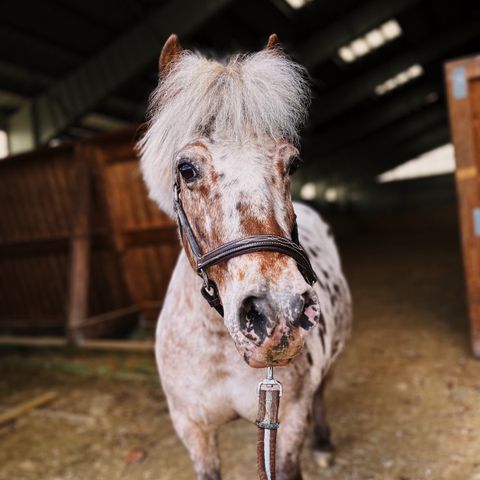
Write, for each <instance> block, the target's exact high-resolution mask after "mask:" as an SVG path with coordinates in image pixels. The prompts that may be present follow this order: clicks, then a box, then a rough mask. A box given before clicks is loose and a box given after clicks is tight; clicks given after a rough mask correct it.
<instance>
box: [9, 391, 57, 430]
mask: <svg viewBox="0 0 480 480" xmlns="http://www.w3.org/2000/svg"><path fill="white" fill-rule="evenodd" d="M57 397H58V393H57V392H53V391H52V392H45V393H42V394H41V395H38V396H37V397H34V398H31V399H30V400H28V401H26V402H22V403H21V404H20V405H17V406H16V407H13V408H11V409H9V410H7V411H6V412H3V413H0V425H2V424H4V423H8V422H11V421H13V420H16V419H17V418H18V417H21V416H22V415H25V414H26V413H28V412H30V411H31V410H33V409H34V408H38V407H41V406H42V405H45V404H47V403H49V402H51V401H52V400H54V399H55V398H57Z"/></svg>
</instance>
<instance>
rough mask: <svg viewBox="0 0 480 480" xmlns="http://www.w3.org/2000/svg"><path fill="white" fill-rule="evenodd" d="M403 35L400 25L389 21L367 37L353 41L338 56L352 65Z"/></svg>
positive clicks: (370, 32)
mask: <svg viewBox="0 0 480 480" xmlns="http://www.w3.org/2000/svg"><path fill="white" fill-rule="evenodd" d="M401 34H402V27H400V24H399V23H398V22H397V21H396V20H395V19H391V20H388V22H385V23H383V24H382V25H380V26H378V27H377V28H374V29H373V30H370V31H369V32H367V33H366V34H365V35H363V36H361V37H357V38H355V39H353V40H352V41H351V42H350V43H349V44H348V45H343V47H340V48H339V49H338V56H339V57H340V58H341V59H342V60H343V61H344V62H345V63H352V62H354V61H355V60H358V59H359V58H361V57H363V56H365V55H367V54H368V53H371V52H372V51H373V50H376V49H377V48H380V47H382V46H383V45H385V44H386V43H388V42H391V41H392V40H395V39H396V38H398V37H399V36H400V35H401Z"/></svg>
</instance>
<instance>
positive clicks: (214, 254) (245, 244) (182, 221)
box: [173, 175, 317, 317]
mask: <svg viewBox="0 0 480 480" xmlns="http://www.w3.org/2000/svg"><path fill="white" fill-rule="evenodd" d="M175 178H176V180H175V183H174V185H173V198H174V207H175V213H176V215H177V223H178V227H179V229H180V238H181V241H182V242H183V241H184V239H183V238H184V237H183V234H185V237H186V238H187V242H188V245H189V247H190V250H191V252H192V254H193V256H194V257H195V263H196V272H197V274H198V275H199V276H200V277H201V278H202V280H203V286H202V289H201V294H202V296H203V297H204V298H205V299H206V300H207V302H208V303H209V305H210V306H211V307H213V308H214V309H215V310H216V311H217V312H218V313H219V314H220V315H221V316H222V317H223V306H222V302H221V300H220V296H219V294H218V288H217V285H216V284H215V282H214V281H213V280H212V279H210V278H209V277H208V274H207V269H208V268H209V267H211V266H213V265H217V264H219V263H222V262H226V261H227V260H229V259H231V258H234V257H238V256H240V255H244V254H246V253H254V252H266V251H269V252H278V253H281V254H283V255H287V256H289V257H291V258H293V259H294V260H295V262H296V264H297V267H298V270H299V271H300V273H301V274H302V275H303V277H304V278H305V281H306V282H307V283H308V284H309V285H311V286H312V285H313V284H314V283H315V282H316V281H317V276H316V274H315V272H314V270H313V267H312V264H311V263H310V260H309V259H308V256H307V253H306V252H305V250H304V249H303V247H302V246H301V245H300V242H299V240H298V229H297V221H296V219H295V221H294V224H293V229H292V234H291V237H292V239H289V238H285V237H280V236H279V235H265V234H263V235H250V236H247V237H244V238H239V239H238V240H232V241H230V242H227V243H224V244H222V245H220V246H218V247H216V248H214V249H213V250H210V251H209V252H206V253H202V251H201V250H200V246H199V244H198V242H197V239H196V238H195V234H194V232H193V230H192V227H191V226H190V222H189V221H188V218H187V216H186V214H185V210H184V208H183V205H182V200H181V198H180V179H179V178H178V175H176V176H175Z"/></svg>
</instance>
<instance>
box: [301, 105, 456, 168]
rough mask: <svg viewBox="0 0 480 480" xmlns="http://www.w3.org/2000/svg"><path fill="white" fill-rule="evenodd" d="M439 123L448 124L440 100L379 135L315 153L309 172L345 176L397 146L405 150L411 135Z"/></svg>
mask: <svg viewBox="0 0 480 480" xmlns="http://www.w3.org/2000/svg"><path fill="white" fill-rule="evenodd" d="M439 123H441V124H445V125H446V124H447V112H446V108H445V106H444V105H440V104H439V105H434V106H432V107H430V108H428V109H425V110H422V111H421V112H419V113H417V114H415V115H411V116H410V117H408V118H407V119H404V120H402V119H400V120H399V121H397V122H395V123H393V124H391V125H390V126H388V127H387V128H383V129H381V130H379V131H378V132H377V133H375V135H370V136H368V137H366V138H364V139H362V140H360V141H357V142H355V143H353V144H351V145H349V146H347V147H344V148H342V149H339V150H337V151H334V152H331V153H329V154H327V155H324V156H321V155H320V156H317V155H315V160H314V161H312V160H313V158H312V159H311V160H310V161H308V160H307V165H306V168H305V174H306V175H307V176H311V175H313V174H316V175H317V176H320V175H322V176H325V175H329V176H332V177H335V176H339V177H343V176H344V175H346V174H347V173H348V172H350V171H353V172H357V171H363V170H366V169H368V166H369V165H371V164H372V163H375V161H376V159H381V158H385V157H387V158H388V157H390V156H392V154H393V153H394V152H395V151H396V150H398V149H400V150H403V149H404V147H405V145H407V144H408V142H409V140H410V139H411V138H416V137H417V136H418V135H419V134H420V133H421V132H425V131H428V129H430V128H433V127H435V126H436V125H438V124H439ZM312 152H313V151H312ZM310 155H311V153H310Z"/></svg>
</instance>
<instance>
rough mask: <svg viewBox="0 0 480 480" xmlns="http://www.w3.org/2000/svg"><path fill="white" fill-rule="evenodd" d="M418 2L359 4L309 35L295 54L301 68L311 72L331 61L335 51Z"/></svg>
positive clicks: (381, 0)
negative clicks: (303, 66) (329, 59)
mask: <svg viewBox="0 0 480 480" xmlns="http://www.w3.org/2000/svg"><path fill="white" fill-rule="evenodd" d="M419 1H420V0H389V1H388V2H386V1H385V0H372V1H370V2H366V3H365V2H360V3H361V4H360V6H359V7H357V8H355V9H354V10H352V11H351V12H349V13H347V14H346V15H345V16H344V17H343V18H342V19H341V20H340V21H338V22H336V23H333V24H331V25H330V26H328V27H327V28H325V29H323V30H321V31H319V32H318V33H315V34H314V35H312V36H311V37H310V38H309V39H308V40H307V41H306V42H305V43H304V44H303V45H302V47H301V48H299V49H298V54H299V57H300V59H301V60H302V62H303V63H304V65H305V66H306V67H307V68H309V69H313V68H314V67H315V66H316V65H318V64H320V63H321V62H323V61H325V60H327V59H328V58H331V57H333V56H334V55H335V54H336V52H337V50H338V48H339V47H341V46H342V45H345V44H346V43H350V42H351V41H352V40H353V39H354V38H355V37H358V36H359V35H362V34H364V33H366V32H367V31H369V30H371V29H372V28H375V27H377V26H378V25H379V24H381V23H382V22H384V21H385V20H388V19H389V18H391V17H394V16H396V15H398V14H399V13H401V12H403V11H404V10H407V9H408V8H409V7H411V6H412V5H414V4H415V3H419Z"/></svg>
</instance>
